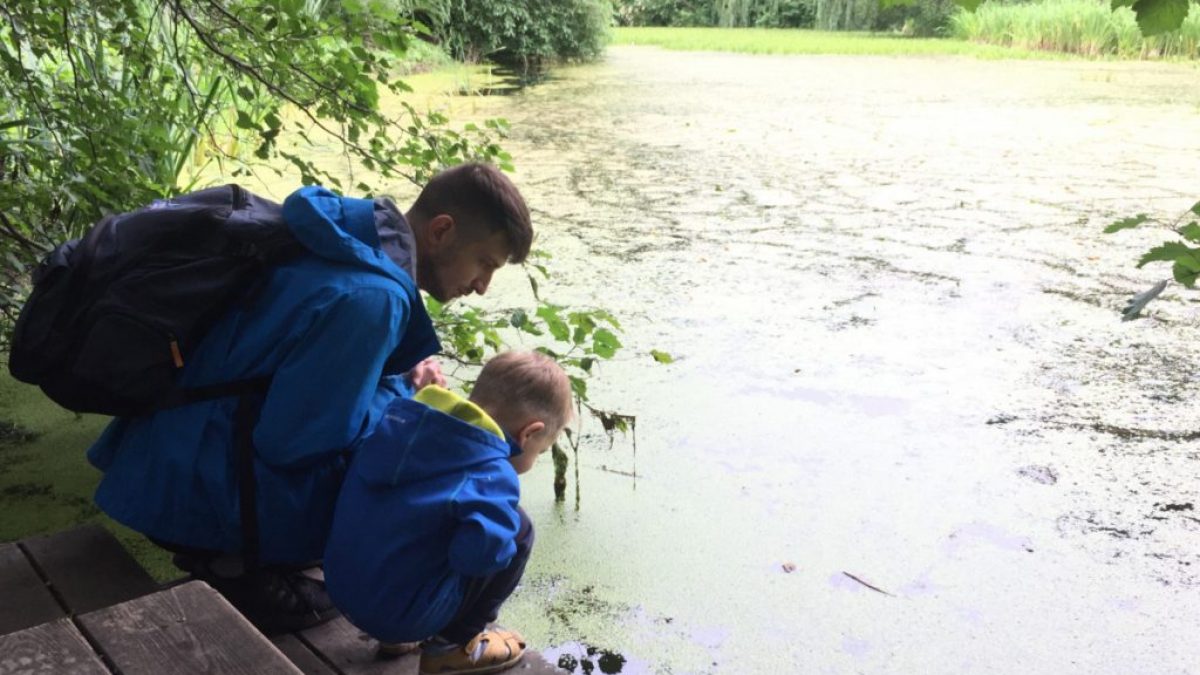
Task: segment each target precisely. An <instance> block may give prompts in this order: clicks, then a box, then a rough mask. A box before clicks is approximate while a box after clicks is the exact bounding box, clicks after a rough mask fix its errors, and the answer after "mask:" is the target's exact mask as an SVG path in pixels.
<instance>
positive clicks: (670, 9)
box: [615, 0, 817, 28]
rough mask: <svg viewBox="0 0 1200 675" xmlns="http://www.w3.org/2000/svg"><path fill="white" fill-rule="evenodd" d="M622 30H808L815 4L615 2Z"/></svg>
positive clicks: (783, 0)
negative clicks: (742, 28) (737, 28)
mask: <svg viewBox="0 0 1200 675" xmlns="http://www.w3.org/2000/svg"><path fill="white" fill-rule="evenodd" d="M615 4H616V20H617V23H618V24H620V25H623V26H722V27H726V28H732V27H757V28H810V27H812V25H813V20H814V18H815V17H816V11H817V0H617V2H616V3H615Z"/></svg>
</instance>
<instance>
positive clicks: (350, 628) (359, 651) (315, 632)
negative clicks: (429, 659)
mask: <svg viewBox="0 0 1200 675" xmlns="http://www.w3.org/2000/svg"><path fill="white" fill-rule="evenodd" d="M301 635H302V637H303V638H304V641H305V642H307V643H308V644H310V645H312V648H313V649H315V650H316V651H318V652H320V653H321V654H322V655H323V656H324V657H325V659H326V660H328V661H329V662H330V663H332V664H333V666H334V667H335V668H337V670H338V672H341V673H344V674H345V675H415V673H416V672H417V660H418V654H417V653H414V654H408V655H405V656H400V657H395V658H390V659H381V658H378V657H377V656H376V652H377V651H378V649H379V642H377V641H376V640H374V639H373V638H371V637H370V636H369V635H367V634H366V633H364V632H362V631H360V630H359V629H357V628H355V627H354V625H353V624H351V623H350V622H349V621H347V620H346V618H345V617H338V618H336V619H334V620H333V621H328V622H326V623H323V624H321V625H320V626H315V627H313V628H309V629H308V630H306V631H304V632H303V633H301Z"/></svg>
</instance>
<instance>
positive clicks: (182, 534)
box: [88, 187, 439, 563]
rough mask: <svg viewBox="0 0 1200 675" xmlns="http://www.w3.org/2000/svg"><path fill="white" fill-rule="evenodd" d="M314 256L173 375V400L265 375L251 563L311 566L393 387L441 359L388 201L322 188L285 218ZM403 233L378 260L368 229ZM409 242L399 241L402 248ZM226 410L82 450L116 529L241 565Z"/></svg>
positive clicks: (289, 266)
mask: <svg viewBox="0 0 1200 675" xmlns="http://www.w3.org/2000/svg"><path fill="white" fill-rule="evenodd" d="M283 215H284V219H285V220H286V221H287V224H288V226H289V227H290V229H291V231H292V233H293V234H294V235H295V236H296V238H297V239H298V240H299V241H300V242H301V243H302V244H303V245H304V246H305V247H306V248H307V249H309V251H311V253H312V255H304V256H301V257H300V258H298V259H296V260H294V261H291V262H289V263H286V264H284V265H281V266H280V267H278V268H276V269H275V270H273V271H272V272H270V273H269V275H268V278H267V280H266V282H265V284H264V287H263V288H262V289H261V291H260V292H258V293H256V297H254V298H253V301H252V302H246V303H242V304H240V305H238V306H235V307H234V308H233V309H231V310H230V311H229V312H228V313H227V314H226V315H225V316H224V317H223V318H222V319H221V320H220V321H218V322H217V324H216V325H215V326H214V327H213V328H212V329H211V331H210V332H209V333H208V334H207V335H206V336H205V338H204V339H203V340H202V341H201V344H200V345H199V346H198V348H197V350H196V352H195V354H193V355H192V356H191V357H190V359H189V360H188V362H187V363H186V364H185V365H184V368H183V370H182V371H181V373H180V384H181V386H199V385H207V384H217V383H222V382H229V381H234V380H240V379H245V378H252V377H259V376H265V375H273V380H272V382H271V385H270V389H269V390H268V391H267V392H266V395H265V397H264V398H263V401H262V407H261V415H260V417H259V422H258V424H257V426H256V427H255V429H254V446H255V450H256V456H257V462H256V466H255V473H256V485H257V501H258V517H259V529H260V532H261V536H260V544H259V545H260V556H261V559H262V561H263V562H265V563H287V562H301V561H306V560H314V559H317V558H319V557H320V556H321V553H322V551H323V550H324V545H325V539H326V537H327V535H328V529H329V524H330V521H331V520H332V514H333V506H334V503H335V501H336V499H337V491H338V488H339V487H340V485H341V481H342V478H343V476H344V474H345V467H346V465H347V463H348V459H349V454H350V453H351V452H352V451H353V449H354V448H355V446H356V444H357V442H358V441H360V440H361V438H362V437H363V436H365V435H366V432H368V431H369V430H370V429H371V427H372V426H373V424H374V422H375V421H376V420H377V419H378V417H379V414H380V413H381V411H382V408H383V406H384V405H386V403H387V401H388V400H390V399H391V398H392V397H393V396H395V395H397V394H398V393H400V386H401V385H400V383H399V380H400V378H399V377H385V376H387V375H392V374H397V373H401V372H404V371H406V370H408V369H409V368H411V367H412V366H413V365H415V364H416V363H418V362H419V361H421V360H422V359H424V358H425V357H427V356H429V355H431V354H433V353H436V352H437V351H438V350H439V345H438V342H437V338H436V335H435V333H434V330H433V326H432V324H431V322H430V320H429V317H428V315H427V314H426V313H425V309H424V306H423V304H422V302H421V297H420V294H419V292H418V290H417V286H416V283H415V282H414V280H413V276H412V270H411V262H412V256H413V255H415V252H414V251H413V250H412V248H413V247H412V236H411V230H410V229H409V228H408V224H407V223H406V222H405V221H404V218H403V216H401V215H400V214H399V212H398V211H396V209H395V207H394V206H392V205H391V204H390V203H388V202H383V201H380V202H373V201H371V200H367V199H350V198H343V197H339V196H337V195H335V194H334V193H332V192H330V191H328V190H325V189H324V188H318V187H309V188H303V189H301V190H299V191H297V192H295V193H293V194H292V195H291V196H290V197H288V199H287V200H286V201H285V202H284V204H283ZM377 219H378V220H380V222H381V224H382V225H384V226H386V227H384V228H383V229H382V231H384V232H390V233H391V234H388V235H385V236H388V239H389V244H394V243H395V242H394V241H392V240H393V237H392V236H391V235H392V234H395V232H396V230H400V231H402V233H403V234H404V235H405V236H404V237H401V239H403V240H404V242H402V243H403V246H402V248H405V249H407V259H406V258H405V256H403V255H400V256H393V257H394V258H396V259H398V260H399V261H400V264H405V263H407V264H408V266H410V269H409V270H404V269H401V267H400V266H398V264H397V263H396V262H393V259H392V258H389V257H388V256H387V255H384V253H383V252H382V251H381V249H380V246H381V244H380V235H379V231H380V230H377V228H376V220H377ZM405 242H406V243H405ZM236 404H237V398H236V397H227V398H222V399H216V400H211V401H203V402H200V403H196V404H192V405H188V406H183V407H180V408H175V409H170V410H164V411H160V412H157V413H154V414H152V415H148V416H142V417H134V418H118V419H116V420H114V421H113V422H112V423H111V424H110V425H109V426H108V428H107V429H105V431H104V433H103V434H102V435H101V436H100V438H99V439H98V440H97V441H96V442H95V444H93V445H92V447H91V448H90V449H89V450H88V459H89V460H90V461H91V462H92V464H93V465H95V466H96V467H97V468H99V469H100V470H101V471H103V472H104V477H103V479H102V480H101V482H100V486H99V487H98V488H97V490H96V503H97V504H98V505H99V506H100V508H102V509H103V510H104V511H105V512H106V513H108V514H109V515H110V516H112V517H113V518H115V519H116V520H118V521H120V522H122V523H124V524H125V525H128V526H129V527H131V528H133V529H135V530H138V531H139V532H142V533H144V534H146V535H148V536H150V537H153V538H156V539H159V540H162V541H165V542H169V543H174V544H182V545H185V546H191V547H198V548H205V549H215V550H224V551H239V550H241V549H242V541H241V525H240V521H239V506H238V503H239V499H238V480H237V471H236V469H235V457H236V453H235V450H234V442H233V421H232V418H233V412H234V409H235V407H236Z"/></svg>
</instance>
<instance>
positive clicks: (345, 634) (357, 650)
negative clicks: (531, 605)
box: [300, 617, 566, 675]
mask: <svg viewBox="0 0 1200 675" xmlns="http://www.w3.org/2000/svg"><path fill="white" fill-rule="evenodd" d="M300 637H301V639H302V640H303V642H304V643H305V644H307V645H309V646H310V647H311V648H312V649H313V650H316V651H317V652H319V653H320V654H321V655H322V656H323V657H324V659H325V660H326V661H327V662H328V663H329V664H331V665H332V666H333V668H334V669H336V672H337V673H339V674H340V675H416V673H417V664H418V662H419V661H420V652H414V653H412V654H408V655H405V656H400V657H393V658H380V657H379V656H378V655H377V652H378V650H379V643H378V642H377V641H375V640H374V639H372V638H370V637H369V636H367V635H366V634H365V633H363V632H362V631H360V630H358V629H357V628H355V627H354V626H353V625H352V624H351V623H350V622H349V621H347V620H346V619H344V618H340V617H339V618H337V619H334V620H333V621H330V622H328V623H324V624H321V625H320V626H316V627H314V628H309V629H308V630H306V631H304V632H303V633H301V634H300ZM302 670H303V669H302ZM304 672H305V673H306V675H324V672H321V671H312V672H311V673H310V671H308V670H305V671H304ZM504 672H506V673H508V672H511V673H514V674H515V675H516V674H519V675H563V673H565V672H566V671H563V670H561V669H559V668H557V667H555V666H554V665H552V664H550V663H547V662H546V660H545V659H543V658H542V657H541V656H540V655H539V654H536V653H534V652H526V655H525V659H524V660H523V661H522V662H521V664H520V665H518V666H517V667H515V668H513V669H512V670H507V671H504Z"/></svg>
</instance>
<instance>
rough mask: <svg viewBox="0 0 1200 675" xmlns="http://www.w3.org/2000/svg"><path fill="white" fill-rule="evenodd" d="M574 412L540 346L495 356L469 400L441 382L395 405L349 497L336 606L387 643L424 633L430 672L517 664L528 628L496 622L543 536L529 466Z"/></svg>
mask: <svg viewBox="0 0 1200 675" xmlns="http://www.w3.org/2000/svg"><path fill="white" fill-rule="evenodd" d="M570 418H571V387H570V383H569V382H568V380H567V376H566V374H565V373H563V371H562V369H561V368H559V366H558V364H556V363H555V362H554V361H553V360H551V359H549V358H547V357H545V356H543V355H541V354H538V353H536V352H506V353H503V354H499V355H497V356H496V357H495V358H493V359H491V360H490V361H489V362H488V363H487V365H485V366H484V368H483V371H482V372H481V373H480V374H479V379H478V381H476V383H475V388H474V389H473V390H472V392H471V396H470V399H464V398H462V397H460V396H458V395H457V394H454V393H452V392H450V391H447V390H445V389H442V388H440V387H437V386H432V385H431V386H428V387H425V388H424V389H422V390H421V391H419V392H417V394H416V396H414V397H413V398H412V399H396V400H395V401H393V402H392V403H391V404H389V406H388V408H387V410H386V411H385V413H384V418H383V420H382V421H380V422H379V424H378V426H377V427H376V429H375V431H374V432H373V433H372V435H371V436H370V437H368V438H367V439H366V440H365V441H364V442H363V445H362V446H361V447H360V449H359V451H358V453H357V455H356V456H355V458H354V461H353V462H352V464H351V465H350V468H349V470H348V472H347V475H346V480H345V483H344V484H343V486H342V491H341V494H340V495H339V497H338V503H337V509H336V511H335V513H334V522H333V530H332V533H331V534H330V538H329V544H328V546H327V548H326V552H325V583H326V585H327V588H328V590H329V595H330V597H331V598H332V599H333V601H334V604H335V605H337V607H338V608H339V609H341V611H342V613H343V614H344V615H345V616H346V618H348V619H349V620H350V621H351V622H352V623H354V624H355V625H357V626H358V627H359V628H361V629H362V630H364V631H366V632H367V633H370V634H371V635H372V636H373V637H375V638H376V639H378V640H379V641H380V642H383V643H401V642H415V641H424V642H423V644H422V653H421V663H420V672H421V673H422V675H434V674H451V673H493V672H496V671H499V670H504V669H506V668H509V667H511V666H513V665H516V663H517V662H518V661H519V660H520V659H521V656H522V655H523V653H524V649H525V643H524V641H523V639H522V638H521V636H520V635H519V634H517V633H516V632H514V631H509V630H503V629H491V630H488V629H487V625H488V624H490V623H492V622H493V621H495V620H496V617H497V615H498V613H499V610H500V606H501V605H502V604H503V603H504V601H505V600H506V599H507V598H508V596H509V595H510V594H511V593H512V592H513V590H514V589H515V588H516V586H517V582H518V581H520V579H521V574H522V573H523V572H524V570H525V562H526V560H527V559H528V558H529V552H530V549H531V547H532V545H533V526H532V524H531V523H530V521H529V517H528V516H527V515H526V514H525V511H524V510H523V509H521V507H519V506H518V505H517V501H518V499H519V497H520V485H519V483H518V481H517V475H518V474H522V473H525V472H526V471H528V470H529V469H530V468H532V467H533V464H534V461H535V460H536V459H537V457H538V455H540V454H541V453H542V452H544V451H545V450H546V449H547V448H549V447H550V446H551V445H552V444H553V443H554V440H555V439H556V438H557V437H558V434H559V432H561V431H562V429H563V427H564V426H566V424H567V422H568V421H569V420H570Z"/></svg>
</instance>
